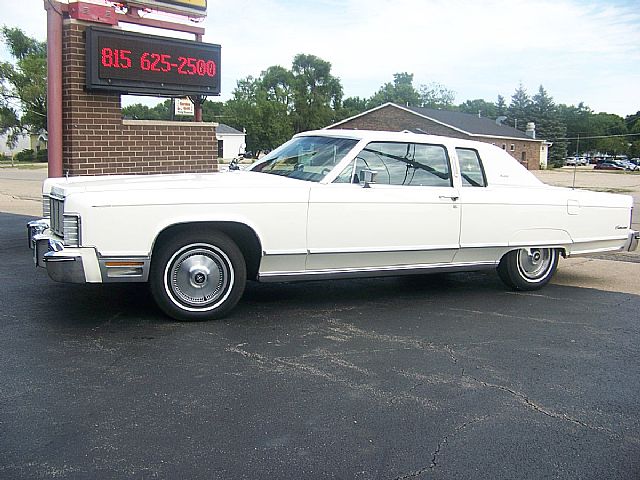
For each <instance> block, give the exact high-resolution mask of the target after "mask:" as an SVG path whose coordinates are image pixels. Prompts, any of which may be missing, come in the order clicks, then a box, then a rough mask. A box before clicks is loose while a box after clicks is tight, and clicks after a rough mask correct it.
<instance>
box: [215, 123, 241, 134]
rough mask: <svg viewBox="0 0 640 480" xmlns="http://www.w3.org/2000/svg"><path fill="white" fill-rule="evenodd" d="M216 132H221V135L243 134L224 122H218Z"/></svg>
mask: <svg viewBox="0 0 640 480" xmlns="http://www.w3.org/2000/svg"><path fill="white" fill-rule="evenodd" d="M216 133H221V134H223V135H244V132H241V131H240V130H236V129H235V128H233V127H230V126H229V125H225V124H224V123H220V124H218V126H217V127H216Z"/></svg>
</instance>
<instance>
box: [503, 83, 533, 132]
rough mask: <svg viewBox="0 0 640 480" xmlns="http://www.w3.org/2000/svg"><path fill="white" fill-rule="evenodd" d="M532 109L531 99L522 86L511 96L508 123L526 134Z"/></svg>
mask: <svg viewBox="0 0 640 480" xmlns="http://www.w3.org/2000/svg"><path fill="white" fill-rule="evenodd" d="M530 107H531V99H530V98H529V95H528V94H527V91H526V90H525V88H524V87H523V86H522V84H520V85H519V86H518V88H516V91H515V92H514V94H513V95H512V96H511V103H510V104H509V108H508V109H507V117H508V119H507V123H508V124H509V125H511V126H512V127H515V128H517V129H518V130H522V131H523V132H524V131H525V129H526V128H527V122H528V121H529V108H530Z"/></svg>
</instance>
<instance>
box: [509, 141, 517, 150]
mask: <svg viewBox="0 0 640 480" xmlns="http://www.w3.org/2000/svg"><path fill="white" fill-rule="evenodd" d="M509 150H511V151H512V152H515V151H516V146H515V145H514V144H513V143H512V144H511V146H510V147H509Z"/></svg>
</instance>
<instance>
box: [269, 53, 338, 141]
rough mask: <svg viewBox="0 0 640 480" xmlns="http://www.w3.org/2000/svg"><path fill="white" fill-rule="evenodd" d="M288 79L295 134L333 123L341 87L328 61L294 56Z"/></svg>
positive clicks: (308, 56) (312, 56)
mask: <svg viewBox="0 0 640 480" xmlns="http://www.w3.org/2000/svg"><path fill="white" fill-rule="evenodd" d="M289 78H290V81H291V82H292V88H291V91H292V93H293V112H292V113H293V119H294V128H295V131H296V132H304V131H307V130H316V129H319V128H323V127H326V126H327V125H329V124H330V123H332V122H333V121H334V120H335V110H336V108H338V107H339V106H340V102H341V101H342V85H341V83H340V79H339V78H337V77H334V76H333V75H332V74H331V64H330V63H329V62H327V61H325V60H322V59H321V58H318V57H316V56H314V55H305V54H298V55H296V56H295V58H294V59H293V65H292V66H291V77H289ZM263 81H264V77H263ZM263 88H264V84H263Z"/></svg>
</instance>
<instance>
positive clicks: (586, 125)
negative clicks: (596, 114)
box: [558, 102, 596, 155]
mask: <svg viewBox="0 0 640 480" xmlns="http://www.w3.org/2000/svg"><path fill="white" fill-rule="evenodd" d="M558 114H559V116H560V119H561V120H562V122H563V123H564V124H565V126H566V129H567V135H566V136H567V137H568V138H569V140H568V141H567V151H568V152H569V153H570V154H571V155H574V154H575V155H583V154H584V153H586V152H590V151H592V150H593V149H594V147H595V140H594V139H588V138H587V139H581V138H580V137H590V136H594V135H596V134H595V133H594V132H593V126H592V125H591V119H592V117H593V111H592V110H591V109H590V108H589V107H588V106H586V105H585V104H584V102H580V103H579V104H578V105H577V106H575V105H570V106H567V105H558Z"/></svg>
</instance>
